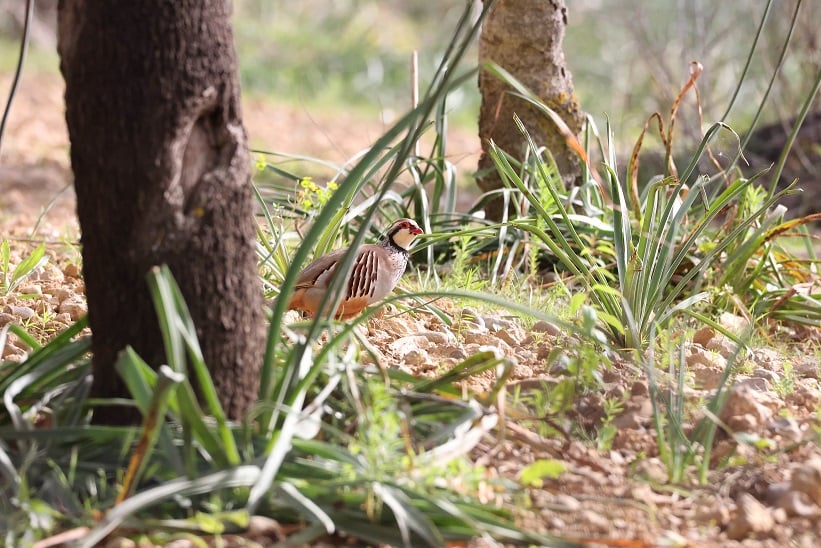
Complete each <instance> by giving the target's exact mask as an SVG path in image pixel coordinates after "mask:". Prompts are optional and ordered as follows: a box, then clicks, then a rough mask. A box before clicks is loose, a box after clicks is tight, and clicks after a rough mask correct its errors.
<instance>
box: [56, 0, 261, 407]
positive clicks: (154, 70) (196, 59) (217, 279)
mask: <svg viewBox="0 0 821 548" xmlns="http://www.w3.org/2000/svg"><path fill="white" fill-rule="evenodd" d="M230 11H231V3H230V1H228V0H140V1H132V0H124V1H113V0H105V1H94V0H90V1H85V0H61V1H60V5H59V20H58V31H59V36H58V49H59V53H60V69H61V71H62V73H63V77H64V78H65V82H66V96H65V99H66V121H67V123H68V130H69V136H70V139H71V164H72V168H73V170H74V177H75V181H74V184H75V188H76V192H77V209H78V215H79V219H80V227H81V229H82V244H83V274H84V276H85V282H86V293H87V297H88V308H89V311H88V314H89V322H90V324H91V329H92V332H93V351H94V357H93V370H94V383H93V389H92V393H93V394H95V395H97V396H105V397H111V396H120V395H124V393H125V388H124V385H123V384H122V382H121V380H120V379H119V377H118V375H117V373H116V372H115V370H114V368H113V363H114V361H115V359H116V357H117V353H118V352H119V351H121V350H122V349H123V348H124V347H125V346H126V345H132V346H133V347H134V348H135V350H136V351H137V352H138V353H139V354H140V355H141V356H142V357H143V359H145V360H146V361H148V363H150V364H152V365H153V366H157V365H159V364H160V363H163V362H164V361H165V360H164V350H163V343H162V339H161V337H160V333H159V330H158V327H157V321H156V316H155V312H154V308H153V306H152V303H151V300H150V297H149V293H148V290H147V285H146V272H147V271H148V270H149V269H150V268H151V267H152V266H154V265H159V264H163V263H166V264H168V265H169V266H170V268H171V271H172V272H173V273H174V276H175V277H176V279H177V281H178V283H179V284H180V286H181V288H182V290H183V293H184V295H185V298H186V301H187V303H188V306H189V308H190V310H191V313H192V316H193V319H194V322H195V324H196V325H197V329H198V334H199V337H200V344H201V345H202V348H203V352H204V355H205V359H206V362H207V364H208V366H209V367H210V368H211V371H212V376H213V378H214V381H215V383H216V385H217V390H218V392H219V394H220V397H221V399H222V403H223V405H224V406H225V408H226V411H227V412H228V414H229V415H230V416H231V417H234V418H238V417H240V416H241V415H242V414H243V412H244V411H245V410H247V408H248V406H249V405H250V404H251V403H253V401H254V399H255V398H256V395H257V386H258V380H259V379H258V370H259V364H260V361H261V354H262V348H263V344H264V341H263V337H264V335H263V320H262V293H261V288H260V284H259V279H258V277H257V268H256V259H255V255H254V247H253V246H254V238H255V230H254V225H253V195H252V189H251V186H250V164H249V156H248V148H247V142H246V141H247V139H246V134H245V130H244V128H243V126H242V119H241V113H240V91H239V82H238V76H237V60H236V53H235V50H234V45H233V34H232V30H231V23H230ZM127 415H129V414H121V413H116V412H113V411H110V410H106V415H105V416H102V417H95V420H102V421H103V422H122V421H124V420H127V419H126V416H127Z"/></svg>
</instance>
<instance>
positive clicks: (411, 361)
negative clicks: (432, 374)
mask: <svg viewBox="0 0 821 548" xmlns="http://www.w3.org/2000/svg"><path fill="white" fill-rule="evenodd" d="M402 361H404V362H405V364H406V365H423V364H425V363H427V361H428V353H427V352H425V351H424V350H423V349H421V348H413V349H411V350H409V351H408V352H407V353H405V355H403V356H402Z"/></svg>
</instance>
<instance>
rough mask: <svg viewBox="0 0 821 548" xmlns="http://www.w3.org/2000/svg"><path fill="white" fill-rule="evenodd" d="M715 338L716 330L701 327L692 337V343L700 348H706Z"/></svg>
mask: <svg viewBox="0 0 821 548" xmlns="http://www.w3.org/2000/svg"><path fill="white" fill-rule="evenodd" d="M715 336H716V330H715V329H713V328H712V327H702V328H701V329H699V330H698V331H696V333H695V335H693V342H694V343H695V344H698V345H700V346H701V347H702V348H707V344H709V342H710V341H711V340H712V339H713V337H715Z"/></svg>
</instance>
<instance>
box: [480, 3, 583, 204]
mask: <svg viewBox="0 0 821 548" xmlns="http://www.w3.org/2000/svg"><path fill="white" fill-rule="evenodd" d="M565 27H567V7H566V6H565V1H564V0H495V2H494V4H493V5H492V6H491V8H490V10H489V12H488V14H487V18H486V19H485V22H484V24H483V26H482V32H481V35H480V38H479V63H480V65H483V64H484V63H485V62H487V61H493V62H495V63H496V64H498V65H499V66H501V67H502V68H504V69H505V70H507V71H508V72H509V73H511V74H512V75H513V76H514V77H515V78H516V79H517V80H519V81H520V82H521V83H522V84H524V85H525V86H527V87H528V88H530V90H531V91H533V92H534V93H535V94H537V95H538V96H539V97H540V98H541V99H542V101H544V103H545V104H546V105H547V106H549V107H550V108H552V109H553V110H554V111H556V112H557V113H558V114H559V116H561V117H562V119H563V120H564V121H565V123H566V124H567V125H568V127H569V128H570V129H571V131H573V132H574V133H576V134H578V133H579V132H580V131H581V128H582V123H583V121H584V114H583V113H582V111H581V110H580V107H579V102H578V100H577V99H576V94H575V93H574V91H573V80H572V77H571V74H570V71H569V70H568V69H567V68H566V67H565V60H564V52H563V51H562V41H563V40H564V33H565ZM509 89H510V88H509V87H508V86H507V85H505V84H504V83H503V82H502V81H500V80H499V79H497V78H496V77H495V76H493V75H492V74H490V73H489V72H488V71H486V70H482V71H481V72H480V73H479V91H480V93H481V95H482V106H481V111H480V113H479V137H480V138H481V141H482V155H481V157H480V159H479V176H478V181H477V182H478V184H479V187H480V188H481V189H482V190H483V191H485V192H487V191H490V190H494V189H498V188H502V186H503V185H502V181H501V179H500V178H499V175H498V173H497V172H496V169H495V168H494V166H493V160H492V159H491V157H490V154H489V153H488V151H489V149H490V145H489V143H490V140H491V139H492V140H493V141H494V142H495V143H496V145H497V146H499V148H501V149H502V150H504V151H505V152H507V153H509V154H511V155H512V156H514V157H515V158H518V159H521V158H522V157H523V152H524V150H525V147H526V146H527V144H526V141H525V139H524V137H523V136H522V134H521V132H520V131H519V129H518V128H517V127H516V124H515V123H514V121H513V115H514V113H515V114H518V115H519V118H521V120H522V122H523V123H524V125H525V127H526V128H527V129H528V131H529V132H530V135H531V136H532V137H533V139H534V140H535V142H536V144H538V145H544V146H546V147H547V148H548V150H550V152H551V154H552V155H553V157H554V158H555V160H556V164H557V165H558V168H559V172H560V173H561V175H562V178H563V180H564V181H565V183H566V184H573V183H574V182H575V181H576V180H577V179H578V178H579V177H580V175H581V164H580V163H579V160H578V157H577V156H576V155H575V153H573V152H572V151H571V150H570V149H569V148H568V147H567V145H566V144H565V142H564V139H563V138H562V136H561V134H560V133H559V132H558V131H557V130H556V127H555V126H554V125H553V123H552V122H551V121H550V120H549V119H548V118H547V117H545V115H544V114H542V113H540V112H539V111H538V110H537V109H536V108H535V107H533V106H531V105H530V104H529V103H527V102H525V101H523V100H521V99H518V98H516V97H513V96H511V95H508V94H507V93H506V92H507V91H509ZM502 207H503V202H502V199H501V198H499V199H496V200H492V201H491V202H490V203H488V205H487V207H486V208H485V212H486V213H487V215H488V216H489V217H490V218H492V219H496V220H498V219H500V218H501V215H502Z"/></svg>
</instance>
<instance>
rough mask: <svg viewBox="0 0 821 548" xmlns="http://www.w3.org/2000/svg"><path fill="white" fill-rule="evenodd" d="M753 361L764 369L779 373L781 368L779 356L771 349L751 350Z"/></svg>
mask: <svg viewBox="0 0 821 548" xmlns="http://www.w3.org/2000/svg"><path fill="white" fill-rule="evenodd" d="M753 361H755V363H757V364H758V365H759V367H763V368H765V369H769V370H771V371H780V370H781V369H782V368H783V366H782V362H783V360H782V358H781V354H779V352H778V351H777V350H774V349H772V348H756V349H755V350H753Z"/></svg>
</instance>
